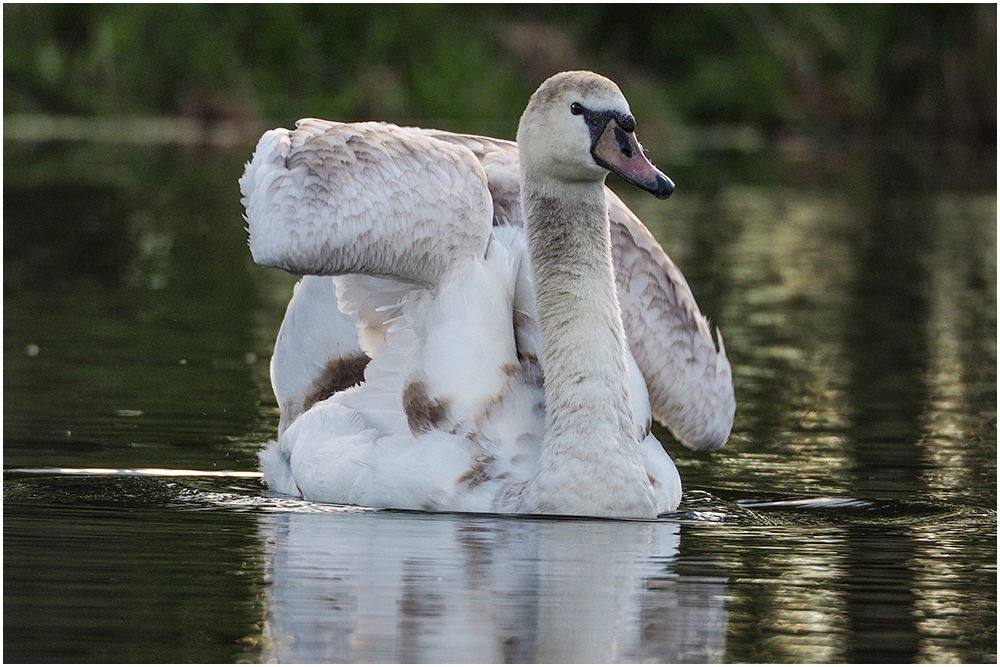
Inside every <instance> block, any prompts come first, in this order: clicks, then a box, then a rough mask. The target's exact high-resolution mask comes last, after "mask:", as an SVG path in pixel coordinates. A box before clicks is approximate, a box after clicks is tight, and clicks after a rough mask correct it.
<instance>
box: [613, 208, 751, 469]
mask: <svg viewBox="0 0 1000 667" xmlns="http://www.w3.org/2000/svg"><path fill="white" fill-rule="evenodd" d="M607 193H608V209H609V216H610V218H611V254H612V257H613V259H614V264H615V282H616V283H617V285H618V301H619V303H620V304H621V308H622V320H623V323H624V325H625V331H626V333H627V335H628V342H629V347H630V348H631V349H632V355H633V356H634V357H635V361H636V363H637V364H638V365H639V368H640V369H641V370H642V374H643V377H644V378H645V379H646V386H647V388H648V389H649V401H650V404H651V405H652V408H653V416H654V417H655V418H656V420H657V421H659V422H660V423H662V424H663V425H664V426H666V427H667V428H669V429H670V431H671V433H673V434H674V437H676V438H677V439H678V440H679V441H681V442H682V443H683V444H684V445H686V446H687V447H689V448H691V449H698V450H704V449H707V450H713V449H719V448H720V447H722V446H723V445H724V444H725V443H726V440H727V439H728V438H729V433H730V431H731V430H732V427H733V417H734V416H735V413H736V397H735V395H734V393H733V371H732V368H731V367H730V365H729V359H727V358H726V348H725V346H724V345H723V342H722V334H721V333H719V331H718V329H717V330H716V334H717V335H718V348H716V344H715V341H714V340H713V339H712V334H711V332H710V331H709V328H708V322H707V321H706V320H705V316H704V315H702V314H701V311H699V310H698V304H697V303H696V302H695V300H694V295H693V294H692V293H691V288H690V287H688V284H687V281H686V280H685V279H684V275H683V274H682V273H681V271H680V269H678V268H677V265H676V264H674V262H673V260H671V259H670V257H668V256H667V253H665V252H664V251H663V248H661V247H660V244H659V243H657V241H656V239H655V238H654V237H653V235H652V234H651V233H650V231H649V230H648V229H646V226H645V225H643V224H642V222H641V221H640V220H639V218H637V217H636V216H635V214H634V213H632V211H630V210H629V209H628V207H627V206H625V204H624V203H622V201H621V200H620V199H619V198H618V197H617V196H616V195H615V194H614V193H613V192H611V191H610V190H608V191H607Z"/></svg>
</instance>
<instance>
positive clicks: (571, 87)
mask: <svg viewBox="0 0 1000 667" xmlns="http://www.w3.org/2000/svg"><path fill="white" fill-rule="evenodd" d="M517 144H518V149H519V151H520V154H521V164H522V168H523V169H525V171H526V173H528V174H530V175H531V177H532V178H539V177H548V178H552V179H555V180H556V181H561V182H564V183H585V182H603V180H604V178H605V177H606V176H607V175H608V172H609V171H613V172H614V173H616V174H617V175H618V176H620V177H621V178H622V179H624V180H625V181H626V182H628V183H631V184H632V185H634V186H636V187H639V188H642V189H643V190H646V191H647V192H650V193H652V194H653V195H655V196H657V197H659V198H660V199H666V198H667V197H669V196H670V193H671V192H673V190H674V184H673V181H671V180H670V179H669V178H667V176H666V175H665V174H664V173H663V172H661V171H660V170H659V169H657V168H656V167H654V166H653V165H652V163H650V161H649V160H648V159H646V156H645V154H644V153H643V150H642V146H641V145H640V144H639V140H638V139H636V137H635V118H634V117H633V116H632V112H631V110H630V109H629V105H628V100H626V99H625V96H624V95H623V94H622V91H621V90H620V89H619V88H618V86H617V84H615V82H614V81H612V80H611V79H608V78H606V77H603V76H601V75H599V74H594V73H593V72H582V71H580V72H560V73H559V74H555V75H553V76H551V77H549V78H548V79H546V80H545V81H544V82H543V83H542V85H541V86H539V87H538V90H536V91H535V93H534V94H533V95H532V96H531V100H530V101H529V102H528V106H527V108H526V109H525V110H524V114H523V115H522V116H521V122H520V123H519V124H518V128H517Z"/></svg>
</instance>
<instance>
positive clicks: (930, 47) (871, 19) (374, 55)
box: [3, 3, 997, 150]
mask: <svg viewBox="0 0 1000 667" xmlns="http://www.w3.org/2000/svg"><path fill="white" fill-rule="evenodd" d="M3 12H4V25H3V36H4V43H3V55H4V103H3V104H4V114H5V116H9V115H11V114H22V113H29V114H46V115H53V114H54V115H83V116H105V115H118V114H137V115H163V116H182V117H190V118H196V119H200V120H203V121H215V120H234V121H256V122H263V121H267V122H279V123H282V124H287V123H289V122H291V121H294V120H295V119H297V118H299V117H302V116H318V117H324V118H331V119H339V120H359V119H384V120H392V121H395V122H399V123H421V124H425V125H432V124H433V125H435V126H439V127H443V128H446V129H461V130H464V131H476V132H484V133H487V132H488V133H491V134H496V135H499V136H503V137H513V135H514V132H515V129H516V124H517V119H518V117H519V116H520V113H521V111H522V110H523V108H524V104H525V101H526V99H527V97H528V95H530V93H531V92H532V91H533V90H534V89H535V87H536V86H537V85H538V84H539V83H540V82H541V81H542V80H543V79H544V78H546V77H547V76H548V75H550V74H552V73H554V72H556V71H559V70H562V69H593V70H596V71H599V72H601V73H603V74H606V75H607V76H609V77H611V78H612V79H614V80H615V81H617V82H618V83H619V85H621V87H622V88H623V89H624V90H625V91H626V93H627V95H628V97H629V99H630V101H631V103H632V106H633V110H634V111H635V113H636V115H637V117H638V118H639V119H640V124H641V125H642V126H644V127H647V128H648V127H662V126H666V127H677V126H706V125H707V126H712V125H719V124H725V125H731V126H732V125H735V126H748V127H751V128H753V129H754V131H755V132H757V133H758V134H756V135H754V136H755V137H756V138H757V140H760V141H765V142H773V141H776V140H782V139H788V138H789V137H796V136H803V135H804V136H812V137H815V136H819V137H829V136H836V137H840V136H842V135H844V134H850V135H851V137H852V138H859V139H862V140H863V139H864V138H865V137H866V136H870V135H869V134H868V133H876V134H877V135H878V136H880V137H889V138H890V139H896V138H898V139H904V140H906V139H911V138H913V137H917V138H922V139H925V138H928V137H931V138H934V139H935V140H936V139H941V140H944V141H948V142H961V143H963V144H967V145H992V146H994V147H995V143H996V55H997V44H996V15H997V10H996V5H995V4H985V5H984V4H978V5H963V4H947V5H927V4H919V5H902V4H891V5H881V4H867V3H865V4H837V5H822V4H808V5H797V4H786V5H756V4H754V5H715V4H712V5H694V6H692V5H682V4H671V5H628V4H618V3H615V4H601V5H548V6H535V5H500V6H496V5H454V4H449V5H417V4H414V5H349V4H347V5H344V4H338V5H286V4H281V5H268V4H262V5H201V4H199V5H175V4H158V5H131V4H115V5H78V4H74V5H52V4H46V5H31V4H24V5H10V4H5V5H4V10H3ZM8 129H9V128H8ZM646 136H649V132H648V130H647V132H646ZM647 142H649V140H648V139H647ZM994 150H995V148H994Z"/></svg>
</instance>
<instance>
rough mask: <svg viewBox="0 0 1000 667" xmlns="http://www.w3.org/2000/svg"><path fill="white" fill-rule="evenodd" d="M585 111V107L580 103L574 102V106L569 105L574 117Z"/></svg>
mask: <svg viewBox="0 0 1000 667" xmlns="http://www.w3.org/2000/svg"><path fill="white" fill-rule="evenodd" d="M583 111H584V109H583V105H582V104H580V103H579V102H573V104H571V105H569V112H570V113H571V114H573V115H574V116H579V115H580V114H582V113H583Z"/></svg>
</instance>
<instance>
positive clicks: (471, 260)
mask: <svg viewBox="0 0 1000 667" xmlns="http://www.w3.org/2000/svg"><path fill="white" fill-rule="evenodd" d="M633 130H634V119H632V116H631V113H630V111H629V108H628V103H627V101H626V100H625V98H624V96H623V95H622V94H621V92H620V90H619V89H618V87H617V86H616V85H615V84H614V83H613V82H611V81H610V80H608V79H605V78H604V77H600V76H599V75H596V74H592V73H589V72H567V73H562V74H558V75H556V76H554V77H552V78H550V79H549V80H547V81H546V82H545V83H543V84H542V86H541V87H540V88H539V89H538V91H536V93H535V94H534V95H533V96H532V98H531V100H530V101H529V104H528V107H527V109H526V110H525V113H524V115H523V116H522V118H521V122H520V125H519V129H518V142H517V144H514V143H512V142H507V141H502V140H497V139H490V138H487V137H475V136H470V135H459V134H452V133H447V132H441V131H436V130H424V129H419V128H400V127H396V126H393V125H386V124H378V123H350V124H348V123H333V122H327V121H319V120H313V119H309V120H304V121H300V122H299V123H298V126H297V128H296V129H295V130H292V131H288V130H282V129H279V130H272V131H270V132H268V133H266V134H265V135H264V136H263V137H262V138H261V140H260V142H259V143H258V146H257V149H256V151H255V153H254V157H253V159H252V160H251V162H250V163H249V164H248V165H247V169H246V172H245V174H244V176H243V178H242V179H241V180H240V188H241V192H242V194H243V200H242V201H243V204H244V206H245V208H246V212H247V216H246V217H247V221H248V223H249V224H248V226H249V233H250V249H251V254H252V255H253V258H254V260H255V261H256V262H257V263H258V264H261V265H263V266H271V267H279V268H283V269H285V270H288V271H290V272H293V273H297V274H303V275H304V277H303V279H302V280H301V281H300V283H299V284H298V285H297V286H296V289H295V293H294V294H293V296H292V299H291V301H290V302H289V306H288V309H287V312H286V315H285V320H284V322H283V323H282V326H281V330H280V332H279V334H278V339H277V341H276V343H275V351H274V356H273V357H272V360H271V380H272V385H273V388H274V392H275V397H276V398H277V400H278V404H279V407H280V409H281V421H280V423H279V427H278V440H277V441H276V442H274V443H272V444H271V445H270V446H269V447H268V448H267V449H266V450H265V451H263V452H262V454H261V464H262V469H263V471H264V479H265V482H266V483H267V484H268V485H269V486H270V487H271V488H272V489H273V490H274V491H277V492H279V493H286V494H289V495H296V496H302V497H304V498H306V499H310V500H317V501H325V502H335V503H345V504H353V505H363V506H369V507H392V508H403V509H428V510H448V511H471V512H503V513H508V512H509V513H551V514H564V515H590V516H615V517H653V516H656V515H657V514H660V513H663V512H668V511H673V510H674V509H676V507H677V504H678V503H679V501H680V495H681V483H680V477H679V475H678V473H677V470H676V468H675V466H674V464H673V462H672V461H671V459H670V457H669V455H668V454H667V453H666V452H665V451H664V450H663V448H662V446H661V445H660V443H659V442H658V441H657V439H656V438H655V437H654V436H653V435H652V433H651V430H650V427H651V422H652V419H653V418H654V417H655V418H656V419H657V420H659V421H660V422H662V423H664V424H665V425H666V426H667V427H668V428H670V430H671V431H672V433H673V434H674V435H675V436H676V437H677V438H678V440H680V441H681V442H682V443H684V444H685V445H687V446H689V447H691V448H694V449H717V448H718V447H721V446H722V444H724V442H725V440H726V439H727V438H728V435H729V432H730V429H731V427H732V419H733V414H734V411H735V401H734V399H733V390H732V372H731V369H730V365H729V362H728V359H727V358H726V354H725V349H724V346H723V345H722V339H721V336H719V337H718V338H717V341H718V346H717V345H716V341H714V340H713V338H712V336H711V333H710V331H709V329H708V324H707V322H706V321H705V318H704V317H703V316H702V315H701V313H700V312H699V310H698V307H697V305H696V304H695V301H694V298H693V296H692V295H691V292H690V289H689V288H688V286H687V283H686V281H685V280H684V278H683V276H682V275H681V273H680V271H679V270H678V269H677V267H676V266H675V265H674V264H673V262H671V261H670V259H669V258H668V257H667V256H666V254H665V253H664V252H663V250H662V249H661V248H660V246H659V245H658V244H657V242H656V241H655V239H654V238H653V237H652V235H651V234H650V233H649V232H648V230H646V228H645V227H644V226H643V225H642V223H641V222H640V221H639V220H638V218H636V217H635V216H634V215H633V214H632V213H631V211H629V210H628V209H627V207H625V205H624V204H622V203H621V201H620V200H619V199H618V198H617V197H615V195H614V194H613V193H611V191H610V190H608V189H607V188H606V186H605V185H604V179H605V177H606V175H607V173H608V171H615V172H616V173H618V174H619V175H621V176H622V177H623V178H625V180H627V181H629V182H631V183H632V184H634V185H637V186H638V187H641V188H644V189H647V190H649V191H650V192H652V193H653V194H655V195H657V196H659V197H661V198H663V197H666V196H669V193H670V191H671V190H672V188H673V184H672V183H670V181H669V179H667V178H666V177H665V176H663V174H662V173H661V172H659V171H658V170H656V169H655V167H653V166H652V165H651V164H649V162H648V160H646V158H645V157H644V155H643V153H642V149H641V146H639V144H638V142H637V141H636V140H635V137H634V134H633Z"/></svg>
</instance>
